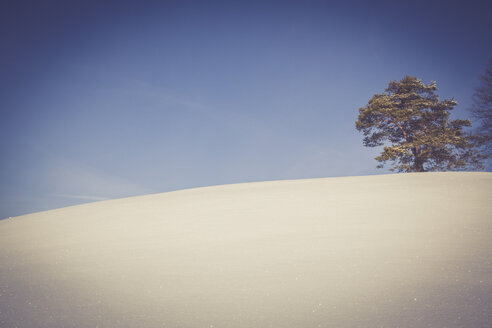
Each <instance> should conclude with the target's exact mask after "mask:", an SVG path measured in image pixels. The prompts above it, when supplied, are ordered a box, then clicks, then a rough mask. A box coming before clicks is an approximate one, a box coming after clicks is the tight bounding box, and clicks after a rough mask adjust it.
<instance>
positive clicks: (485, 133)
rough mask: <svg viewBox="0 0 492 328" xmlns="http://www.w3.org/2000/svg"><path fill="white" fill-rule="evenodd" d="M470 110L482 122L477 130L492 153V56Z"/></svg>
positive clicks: (476, 90) (476, 89)
mask: <svg viewBox="0 0 492 328" xmlns="http://www.w3.org/2000/svg"><path fill="white" fill-rule="evenodd" d="M469 110H470V112H471V113H472V115H473V116H474V117H475V118H476V119H477V120H478V122H479V123H480V126H479V127H478V129H477V132H478V133H479V134H480V136H482V137H483V138H484V139H485V140H484V141H485V145H486V148H487V151H488V153H492V58H490V60H489V65H488V66H487V68H486V69H485V73H484V74H483V75H481V76H480V85H479V86H478V87H477V88H475V94H474V95H473V104H472V105H471V107H470V108H469Z"/></svg>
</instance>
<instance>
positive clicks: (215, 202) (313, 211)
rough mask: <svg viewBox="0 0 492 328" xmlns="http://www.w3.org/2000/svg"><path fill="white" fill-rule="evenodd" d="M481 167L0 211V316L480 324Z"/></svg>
mask: <svg viewBox="0 0 492 328" xmlns="http://www.w3.org/2000/svg"><path fill="white" fill-rule="evenodd" d="M491 261H492V174H491V173H421V174H394V175H382V176H367V177H347V178H325V179H308V180H292V181H272V182H261V183H246V184H236V185H224V186H216V187H206V188H198V189H189V190H182V191H176V192H170V193H164V194H155V195H148V196H141V197H133V198H127V199H118V200H110V201H102V202H96V203H91V204H85V205H80V206H74V207H68V208H63V209H58V210H52V211H47V212H40V213H34V214H30V215H25V216H21V217H17V218H11V219H7V220H3V221H0V327H50V328H53V327H171V328H174V327H188V328H194V327H208V328H210V327H214V328H220V327H293V328H294V327H295V328H298V327H490V323H491V322H492V262H491Z"/></svg>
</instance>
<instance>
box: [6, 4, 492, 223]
mask: <svg viewBox="0 0 492 328" xmlns="http://www.w3.org/2000/svg"><path fill="white" fill-rule="evenodd" d="M490 3H491V2H490V1H461V2H453V1H360V2H357V1H343V2H342V1H339V2H337V1H233V0H230V1H104V0H99V1H88V0H84V1H64V0H60V1H34V0H33V1H22V0H16V1H2V2H0V41H1V42H0V110H1V120H0V134H1V138H0V148H1V149H0V151H1V155H2V162H1V170H0V218H2V217H8V216H15V215H19V214H24V213H29V212H34V211H40V210H45V209H51V208H57V207H63V206H69V205H73V204H79V203H83V202H88V201H93V200H102V199H109V198H118V197H125V196H133V195H140V194H146V193H157V192H165V191H171V190H176V189H183V188H189V187H199V186H206V185H217V184H226V183H237V182H249V181H262V180H276V179H295V178H310V177H331V176H352V175H367V174H380V173H388V171H387V170H384V169H383V170H377V169H376V168H375V167H376V165H377V163H376V161H375V160H374V157H375V156H376V154H377V153H378V152H379V151H380V150H379V151H378V149H371V148H365V147H363V145H362V135H361V134H359V133H358V132H357V131H356V130H355V126H354V123H355V120H356V118H357V114H358V108H359V107H362V106H364V105H365V104H366V103H367V101H368V100H369V98H370V97H371V96H372V95H373V94H374V93H379V92H382V91H383V90H384V88H385V87H386V86H387V84H388V82H389V81H390V80H399V79H401V78H402V77H403V76H404V75H407V74H408V75H413V76H417V77H419V78H421V79H422V80H423V81H424V82H426V83H428V82H430V81H431V80H435V81H437V84H438V87H439V92H438V93H439V95H440V96H441V98H451V97H454V98H455V99H456V100H457V101H458V103H459V106H458V107H457V108H456V109H455V110H454V111H453V114H452V118H467V117H468V116H469V114H468V112H466V110H465V109H466V107H467V106H469V104H470V103H471V97H472V94H473V88H474V87H475V86H477V85H478V77H479V75H480V74H481V73H482V72H483V71H484V70H485V67H486V65H487V62H488V59H489V58H490V57H492V33H491V32H492V14H491V13H492V6H491V5H490ZM489 168H490V166H489Z"/></svg>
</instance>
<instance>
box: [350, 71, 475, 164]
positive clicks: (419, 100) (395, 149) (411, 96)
mask: <svg viewBox="0 0 492 328" xmlns="http://www.w3.org/2000/svg"><path fill="white" fill-rule="evenodd" d="M436 91H437V85H436V82H434V81H432V82H431V83H429V84H424V83H423V82H422V81H421V80H419V79H417V78H416V77H412V76H405V77H404V78H403V79H402V80H400V81H391V82H390V83H389V84H388V87H387V88H386V89H385V91H384V93H381V94H375V95H374V96H373V97H372V98H371V99H370V100H369V102H368V104H367V105H366V106H364V107H362V108H360V109H359V116H358V119H357V121H356V128H357V130H359V131H361V132H362V133H363V134H364V145H365V146H367V147H376V146H382V145H387V144H390V146H385V147H384V150H383V152H382V153H381V155H380V156H378V157H376V160H377V161H379V162H380V163H381V164H380V165H379V166H378V167H382V166H383V165H384V164H385V163H386V162H387V161H391V162H392V163H393V167H392V169H391V170H397V171H399V172H416V171H417V172H422V171H436V170H457V169H464V168H479V167H481V159H482V157H481V155H480V154H479V153H478V152H477V151H475V147H476V144H477V142H478V139H476V138H474V137H473V136H471V135H467V134H466V133H465V132H464V131H463V128H464V127H469V126H471V123H470V121H469V120H449V115H450V111H451V110H452V109H453V108H454V107H455V106H456V105H457V102H456V101H455V100H454V99H447V100H446V99H445V100H440V99H439V96H438V95H437V94H436Z"/></svg>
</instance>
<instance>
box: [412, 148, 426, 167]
mask: <svg viewBox="0 0 492 328" xmlns="http://www.w3.org/2000/svg"><path fill="white" fill-rule="evenodd" d="M412 153H413V156H414V158H415V160H414V164H413V165H414V169H415V172H425V170H424V162H423V161H422V158H421V157H420V147H414V148H412Z"/></svg>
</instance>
